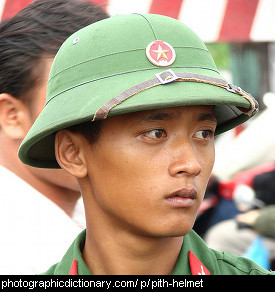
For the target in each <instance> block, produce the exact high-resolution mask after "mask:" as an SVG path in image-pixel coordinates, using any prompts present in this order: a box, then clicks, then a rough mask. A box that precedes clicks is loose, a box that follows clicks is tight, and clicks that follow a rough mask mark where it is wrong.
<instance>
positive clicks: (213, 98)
mask: <svg viewBox="0 0 275 292" xmlns="http://www.w3.org/2000/svg"><path fill="white" fill-rule="evenodd" d="M154 40H162V41H165V42H167V43H169V44H170V45H171V46H172V47H173V48H174V50H175V52H176V58H175V61H174V63H173V64H171V65H170V66H168V67H159V66H156V65H153V64H152V63H151V62H150V61H149V60H148V59H147V56H146V47H147V46H148V45H149V44H150V43H151V42H152V41H154ZM167 69H172V70H173V71H174V72H189V73H195V74H202V75H205V76H209V77H216V78H222V76H220V74H219V72H218V71H217V68H216V66H215V63H214V61H213V59H212V57H211V55H210V53H209V52H208V50H207V48H206V46H205V44H204V43H203V42H202V41H201V40H200V39H199V38H198V36H197V35H196V34H195V33H194V32H193V31H192V30H190V29H189V28H188V27H187V26H185V25H184V24H183V23H182V22H180V21H178V20H175V19H173V18H170V17H166V16H161V15H139V14H131V15H118V16H113V17H110V18H109V19H105V20H102V21H99V22H96V23H94V24H91V25H89V26H87V27H85V28H83V29H81V30H79V31H78V32H76V33H74V34H73V35H72V36H70V37H69V38H68V39H67V40H66V41H65V43H64V44H63V45H62V46H61V48H60V50H59V52H58V53H57V55H56V57H55V59H54V62H53V66H52V69H51V72H50V77H49V82H48V87H47V102H46V106H45V108H44V110H43V111H42V113H41V114H40V115H39V117H38V118H37V120H36V121H35V123H34V125H33V126H32V128H31V129H30V131H29V133H28V134H27V136H26V138H25V139H24V141H23V143H22V144H21V146H20V149H19V153H18V155H19V158H20V159H21V160H22V161H23V162H24V163H26V164H29V165H31V166H35V167H45V168H59V165H58V163H57V162H56V159H55V154H54V133H55V132H56V131H58V130H60V129H62V128H66V127H68V126H71V125H73V124H77V123H81V122H84V121H92V119H93V116H94V114H95V112H96V111H97V110H98V109H99V108H100V107H101V106H103V105H104V104H105V103H107V102H108V101H109V100H111V99H112V98H114V97H115V96H117V95H118V94H120V93H121V92H123V91H125V90H127V89H129V88H131V87H132V86H135V85H137V84H139V83H141V82H143V81H146V80H149V79H152V78H154V77H155V74H156V73H160V72H162V71H164V70H167ZM185 105H215V109H214V110H215V115H216V117H217V120H218V126H217V131H216V134H219V133H222V132H224V131H226V130H229V129H231V128H232V127H235V126H237V125H238V124H240V123H243V122H244V121H246V120H247V119H249V116H248V115H246V114H244V113H242V112H241V111H240V110H239V109H238V108H237V107H242V108H250V103H249V102H248V100H246V99H245V98H244V97H242V96H241V95H238V94H237V93H232V92H229V91H228V90H226V89H224V88H220V87H218V86H215V85H211V84H204V83H198V82H171V83H168V84H165V85H158V86H155V87H153V88H150V89H147V90H144V91H142V92H139V93H137V94H135V95H133V96H132V97H130V98H129V99H127V100H125V101H123V102H121V103H120V104H119V105H117V106H115V107H114V108H112V109H111V111H110V113H109V115H118V114H123V113H130V112H135V111H141V110H148V109H155V108H165V107H173V106H185Z"/></svg>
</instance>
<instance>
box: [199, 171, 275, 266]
mask: <svg viewBox="0 0 275 292" xmlns="http://www.w3.org/2000/svg"><path fill="white" fill-rule="evenodd" d="M234 201H235V203H236V206H237V207H238V209H239V210H240V212H241V213H240V214H238V215H236V216H235V218H234V219H230V220H225V221H222V222H220V223H218V224H215V225H213V226H212V227H211V228H210V229H209V230H208V231H207V232H206V234H205V238H204V239H205V241H206V243H207V244H208V246H209V247H211V248H213V249H217V250H223V251H229V252H232V253H234V254H237V255H240V256H241V255H244V254H245V253H246V252H247V250H248V248H249V247H250V246H251V244H253V242H254V241H255V240H256V239H257V238H258V237H259V236H261V239H262V244H263V246H262V247H259V248H261V249H266V250H267V255H268V258H269V261H270V262H271V263H272V268H273V267H274V263H275V169H273V170H270V171H266V172H263V173H260V174H257V175H256V176H255V177H254V178H253V180H252V184H251V186H250V187H249V186H247V185H239V186H238V187H237V188H236V190H235V191H234ZM261 252H262V250H255V253H256V254H257V253H258V254H260V253H261Z"/></svg>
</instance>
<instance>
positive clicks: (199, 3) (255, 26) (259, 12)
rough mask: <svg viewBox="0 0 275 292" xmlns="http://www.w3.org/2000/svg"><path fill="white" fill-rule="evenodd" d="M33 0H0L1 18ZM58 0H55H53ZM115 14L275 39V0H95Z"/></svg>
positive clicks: (242, 37)
mask: <svg viewBox="0 0 275 292" xmlns="http://www.w3.org/2000/svg"><path fill="white" fill-rule="evenodd" d="M32 1H33V0H0V17H1V20H4V19H7V18H9V17H11V16H13V15H14V14H15V13H17V12H18V11H20V10H21V9H22V8H24V7H25V6H26V5H28V4H30V3H31V2H32ZM53 1H54V0H53ZM91 1H93V2H94V3H97V4H101V5H103V7H104V8H105V9H106V10H107V12H109V13H110V14H111V15H114V14H121V13H132V12H137V13H156V14H163V15H167V16H171V17H174V18H177V19H179V20H180V21H182V22H184V23H185V24H187V25H188V26H190V27H191V28H192V29H193V30H194V31H195V32H196V33H197V34H198V35H199V36H200V37H201V38H202V39H203V40H204V41H205V42H219V41H221V42H250V41H252V42H274V41H275V0H91Z"/></svg>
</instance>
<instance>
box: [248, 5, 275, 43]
mask: <svg viewBox="0 0 275 292" xmlns="http://www.w3.org/2000/svg"><path fill="white" fill-rule="evenodd" d="M250 38H251V40H252V41H275V1H274V0H260V1H259V4H258V7H257V11H256V15H255V18H254V21H253V25H252V28H251V33H250Z"/></svg>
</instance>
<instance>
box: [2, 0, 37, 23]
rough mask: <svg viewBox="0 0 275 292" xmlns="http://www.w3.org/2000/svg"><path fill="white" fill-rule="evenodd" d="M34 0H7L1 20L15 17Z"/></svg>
mask: <svg viewBox="0 0 275 292" xmlns="http://www.w3.org/2000/svg"><path fill="white" fill-rule="evenodd" d="M32 1H33V0H6V3H5V6H4V9H3V13H2V17H1V20H4V19H8V18H11V17H13V16H14V15H15V14H16V13H17V12H19V11H20V10H22V9H23V8H24V7H25V6H27V5H29V4H31V3H32Z"/></svg>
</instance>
